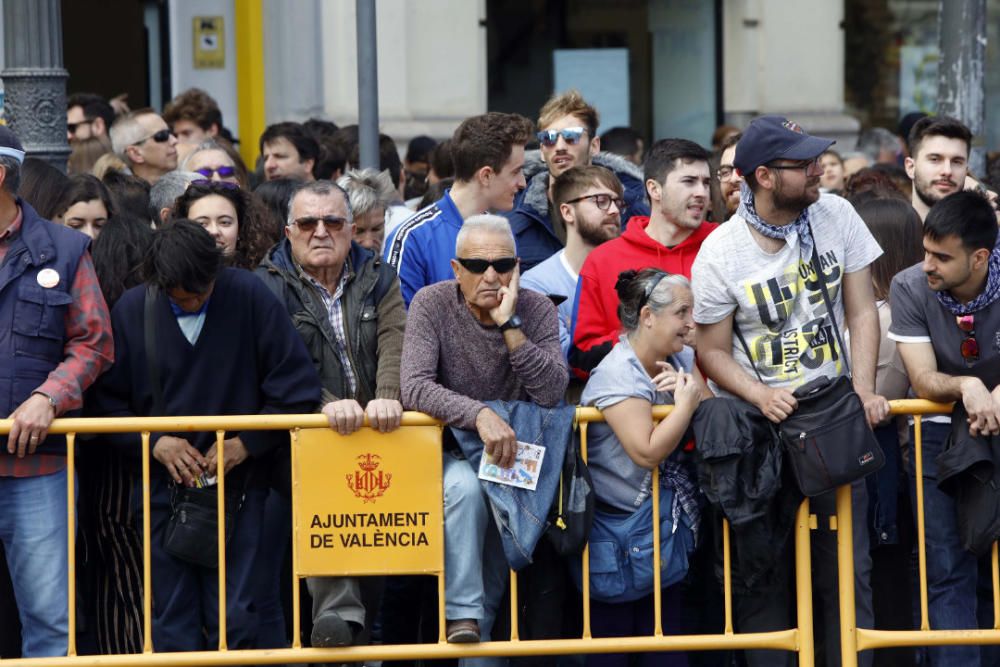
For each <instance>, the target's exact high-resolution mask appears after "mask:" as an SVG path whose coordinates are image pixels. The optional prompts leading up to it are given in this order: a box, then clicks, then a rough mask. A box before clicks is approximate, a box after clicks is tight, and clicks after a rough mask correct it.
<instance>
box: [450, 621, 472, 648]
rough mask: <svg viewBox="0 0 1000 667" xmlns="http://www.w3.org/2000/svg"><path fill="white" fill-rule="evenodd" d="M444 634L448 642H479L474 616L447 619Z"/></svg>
mask: <svg viewBox="0 0 1000 667" xmlns="http://www.w3.org/2000/svg"><path fill="white" fill-rule="evenodd" d="M445 636H446V637H447V638H448V643H449V644H476V643H478V642H479V623H478V622H477V621H476V619H474V618H462V619H458V620H455V621H448V627H447V631H446V632H445Z"/></svg>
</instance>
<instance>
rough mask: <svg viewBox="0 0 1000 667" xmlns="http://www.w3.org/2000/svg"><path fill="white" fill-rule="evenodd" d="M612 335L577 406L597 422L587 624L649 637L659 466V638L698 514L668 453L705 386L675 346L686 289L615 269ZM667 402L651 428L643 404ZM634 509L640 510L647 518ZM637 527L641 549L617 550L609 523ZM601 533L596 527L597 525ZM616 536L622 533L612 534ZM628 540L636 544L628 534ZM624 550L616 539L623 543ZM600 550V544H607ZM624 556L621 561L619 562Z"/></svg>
mask: <svg viewBox="0 0 1000 667" xmlns="http://www.w3.org/2000/svg"><path fill="white" fill-rule="evenodd" d="M615 290H616V291H617V292H618V298H619V306H618V317H619V319H620V320H621V323H622V328H623V329H624V332H623V333H622V335H621V337H620V339H619V343H618V344H617V345H616V346H615V347H614V348H613V349H612V350H611V352H610V353H608V355H607V356H606V357H605V358H604V360H603V361H601V363H600V364H599V365H598V366H597V367H596V368H595V369H594V370H593V372H592V373H591V375H590V380H589V381H588V382H587V386H586V388H585V389H584V391H583V395H582V397H581V404H583V405H588V406H594V407H596V408H598V409H599V410H600V411H601V412H602V413H603V415H604V418H605V420H606V423H604V424H601V423H594V424H591V425H590V428H589V431H588V438H587V450H588V454H589V456H588V461H587V463H588V466H589V468H590V473H591V475H592V477H593V482H594V492H595V494H596V496H597V511H596V514H595V518H594V530H593V531H592V532H591V536H590V539H591V542H590V544H591V551H590V553H591V623H592V626H593V632H594V636H595V637H597V636H604V637H616V636H635V635H651V634H653V584H652V570H653V565H652V558H653V554H652V538H651V532H652V489H651V486H652V480H653V469H655V468H659V470H660V521H661V528H660V531H661V585H662V586H663V587H664V588H663V593H662V599H661V602H662V611H663V624H664V632H667V633H669V632H671V631H672V632H674V633H677V632H679V629H680V618H679V617H680V590H679V588H680V587H679V586H677V585H676V584H678V582H679V581H680V580H681V579H682V578H683V577H684V575H685V574H686V572H687V557H688V554H689V553H690V552H691V550H692V549H693V548H694V536H695V533H696V531H697V527H698V521H699V512H698V504H697V499H696V494H697V491H696V487H695V482H694V479H692V477H691V475H690V474H689V473H688V472H687V470H686V469H685V467H683V466H682V465H681V464H680V463H679V462H678V460H677V457H676V456H672V455H673V454H674V452H676V451H677V450H678V449H679V448H680V446H681V445H682V444H683V442H684V441H685V433H686V432H687V430H688V426H689V424H690V422H691V417H692V415H693V414H694V411H695V408H697V407H698V403H699V402H700V401H701V399H702V396H703V394H704V393H707V388H706V387H705V384H704V382H703V381H702V379H701V377H700V375H698V373H697V371H695V372H694V373H692V366H693V354H692V351H691V349H690V348H687V347H685V345H684V340H685V338H686V337H687V336H688V334H690V333H691V331H692V329H693V328H694V321H693V319H692V314H691V313H692V307H693V305H694V304H693V297H692V295H691V285H690V283H689V282H688V279H687V278H685V277H684V276H680V275H675V274H670V273H666V272H664V271H661V270H659V269H644V270H642V271H638V272H636V271H623V272H622V273H621V274H620V275H619V277H618V282H617V284H616V285H615ZM662 404H673V405H674V409H673V410H672V411H671V412H670V414H669V415H668V416H667V417H666V418H665V419H663V421H661V422H660V423H659V424H656V423H654V421H653V418H652V413H651V406H653V405H662ZM644 513H648V518H647V517H646V516H645V514H644ZM640 514H642V517H643V518H642V522H643V523H647V524H649V525H648V530H649V531H650V538H649V539H648V543H649V548H648V550H643V549H642V548H641V547H639V548H638V549H639V550H638V551H637V550H636V549H637V548H636V547H632V548H630V549H629V553H627V554H621V553H619V551H620V550H621V549H620V545H619V544H617V543H615V542H616V540H615V539H614V538H615V534H614V533H615V530H617V529H616V528H615V526H621V525H622V524H623V523H626V522H628V521H629V520H630V519H633V518H634V519H636V520H635V521H634V522H633V523H639V520H638V517H639V516H640ZM602 527H604V528H602ZM619 537H621V538H624V536H619ZM627 539H628V540H629V541H628V543H629V544H638V543H640V542H641V540H640V541H639V542H636V541H635V539H634V534H632V533H630V535H629V537H628V538H627ZM623 544H624V542H623ZM609 545H610V546H609ZM625 556H627V558H626V557H625ZM627 663H628V659H627V657H626V656H623V655H601V656H598V655H595V656H590V657H589V658H588V662H587V664H588V665H601V666H609V665H615V666H617V665H625V664H627ZM641 664H642V665H686V664H687V662H686V658H685V656H684V654H683V653H658V654H648V655H645V656H644V657H643V660H642V662H641Z"/></svg>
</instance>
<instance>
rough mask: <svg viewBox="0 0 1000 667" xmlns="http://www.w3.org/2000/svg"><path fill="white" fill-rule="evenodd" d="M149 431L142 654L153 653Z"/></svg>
mask: <svg viewBox="0 0 1000 667" xmlns="http://www.w3.org/2000/svg"><path fill="white" fill-rule="evenodd" d="M149 522H150V520H149V431H143V432H142V652H143V653H152V652H153V577H152V568H151V567H150V564H149V560H150V539H149V531H150V527H149Z"/></svg>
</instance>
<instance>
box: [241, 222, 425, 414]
mask: <svg viewBox="0 0 1000 667" xmlns="http://www.w3.org/2000/svg"><path fill="white" fill-rule="evenodd" d="M344 270H346V271H348V272H349V273H348V279H347V285H345V287H344V293H343V296H342V297H341V298H342V300H343V301H342V305H343V310H344V327H345V330H346V333H347V340H348V341H349V342H350V346H349V349H348V356H349V357H350V359H351V365H352V367H353V369H354V372H355V375H356V376H357V391H356V392H355V393H354V394H353V395H352V394H351V389H350V384H349V383H348V380H347V377H346V376H345V375H344V368H343V365H342V364H341V361H340V356H339V355H338V354H337V350H336V345H337V343H336V340H337V339H336V336H335V334H334V331H333V326H332V325H331V324H330V318H329V317H328V315H327V310H326V306H325V305H324V303H323V299H322V298H321V297H320V295H319V293H318V292H317V291H316V289H315V288H314V287H313V286H312V285H311V284H310V283H309V281H308V279H307V278H306V277H305V275H304V274H303V273H302V270H301V268H299V267H298V266H297V265H296V264H295V262H294V260H293V259H292V253H291V244H290V243H289V241H288V239H283V240H282V241H281V242H280V243H278V244H277V245H276V246H274V248H272V249H271V250H270V251H269V252H268V253H267V256H266V257H264V260H263V261H262V262H261V264H260V266H259V267H258V268H257V275H259V276H260V277H261V279H263V281H264V283H265V284H266V285H267V286H268V287H269V288H270V289H271V291H272V292H273V293H274V294H275V295H276V296H277V297H278V300H279V301H281V302H282V304H284V306H285V308H286V310H287V311H288V314H289V315H290V316H291V318H292V323H293V324H294V325H295V328H296V329H297V330H298V332H299V334H300V335H301V336H302V339H303V341H305V344H306V348H307V349H308V350H309V355H310V356H311V357H312V360H313V363H314V364H315V366H316V370H317V371H318V372H319V376H320V380H321V382H322V383H323V389H324V390H325V391H324V400H332V399H343V398H353V399H355V400H357V401H358V402H359V403H360V404H361V405H362V406H364V405H365V404H367V403H368V401H370V400H372V399H373V398H388V399H394V400H397V401H398V400H399V358H400V355H401V354H402V350H403V328H404V325H405V322H406V310H405V308H404V306H403V299H402V297H401V296H400V293H399V279H398V278H397V277H396V272H395V271H393V270H392V268H391V267H390V266H389V265H387V264H385V263H384V262H383V261H382V258H381V257H379V256H377V255H375V253H373V252H372V251H370V250H366V249H365V248H362V247H361V246H359V245H358V244H357V243H353V242H352V243H351V250H350V253H349V254H348V257H347V261H346V263H345V265H344Z"/></svg>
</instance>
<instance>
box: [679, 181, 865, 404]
mask: <svg viewBox="0 0 1000 667" xmlns="http://www.w3.org/2000/svg"><path fill="white" fill-rule="evenodd" d="M809 219H810V223H811V226H812V232H813V240H814V243H815V244H816V249H817V251H818V252H819V263H820V267H815V266H813V262H812V257H811V256H802V253H801V252H800V245H799V237H798V235H797V234H795V233H794V232H793V233H792V234H790V235H789V236H788V237H787V238H786V243H785V245H784V246H782V248H781V249H780V250H779V251H778V252H776V253H773V254H772V253H768V252H765V251H764V249H763V248H761V247H760V245H758V243H757V241H756V240H755V239H754V237H753V235H752V233H751V232H750V228H749V225H748V224H747V222H746V221H745V220H743V218H741V217H740V216H738V215H736V216H733V217H732V218H730V220H729V222H727V223H726V224H724V225H721V226H719V228H718V229H716V230H715V231H714V232H712V234H711V235H710V236H709V237H708V238H707V239H705V242H704V243H703V244H702V246H701V250H700V251H699V252H698V257H697V259H695V262H694V266H693V267H692V270H691V285H692V289H693V291H694V320H695V322H698V323H699V324H714V323H716V322H719V321H720V320H723V319H725V318H726V317H727V316H728V315H729V314H730V313H735V315H734V322H735V324H736V325H738V326H739V328H740V331H741V332H742V333H743V336H744V338H746V341H747V345H748V346H749V348H750V353H751V355H752V361H751V359H748V358H747V355H746V353H745V352H744V350H743V346H742V345H741V344H740V342H739V339H737V337H736V336H735V335H734V336H733V358H734V359H735V360H736V361H737V362H738V363H739V364H740V365H741V366H743V368H744V369H746V371H747V373H749V374H750V376H751V377H754V378H756V377H757V376H756V374H755V373H754V370H753V367H754V366H756V368H757V371H758V372H759V373H760V375H761V376H762V377H763V378H764V382H765V383H766V384H767V385H768V386H771V387H793V388H794V387H797V386H799V385H802V384H805V383H806V382H809V381H810V380H813V379H815V378H817V377H820V376H824V375H825V376H827V377H836V376H838V375H841V374H842V373H844V372H845V368H844V364H843V359H842V356H841V355H842V352H841V350H840V347H839V345H837V340H836V335H835V334H834V330H833V326H834V325H833V322H832V320H831V319H830V317H829V313H828V312H827V307H826V304H825V303H824V301H823V293H822V292H821V291H820V285H819V281H818V279H817V273H816V271H817V270H822V271H823V275H824V277H825V280H826V286H827V290H828V291H829V294H830V299H831V300H832V302H833V307H834V311H835V313H834V314H835V316H836V318H837V323H838V324H839V326H840V328H841V333H843V331H844V329H845V328H846V326H845V322H844V300H843V297H842V295H841V286H842V283H843V279H844V274H845V273H854V272H856V271H860V270H862V269H864V268H865V267H866V266H868V265H869V264H871V263H872V262H873V261H874V260H875V259H877V258H878V257H879V256H880V255H881V254H882V249H881V248H880V247H879V245H878V243H877V242H876V241H875V239H874V238H873V237H872V235H871V233H870V232H869V231H868V227H866V226H865V223H864V221H863V220H862V219H861V218H860V217H859V216H858V214H857V213H856V212H855V211H854V208H853V207H852V206H851V205H850V204H849V203H848V202H847V200H845V199H843V198H841V197H838V196H836V195H827V194H824V195H821V196H820V199H819V201H817V202H816V203H815V204H813V205H812V206H811V207H810V208H809ZM751 363H752V365H751ZM710 385H711V387H712V390H713V391H715V392H716V393H717V394H718V395H723V396H725V395H728V394H727V393H726V392H725V391H722V390H720V388H719V387H717V386H715V384H714V383H710Z"/></svg>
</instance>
